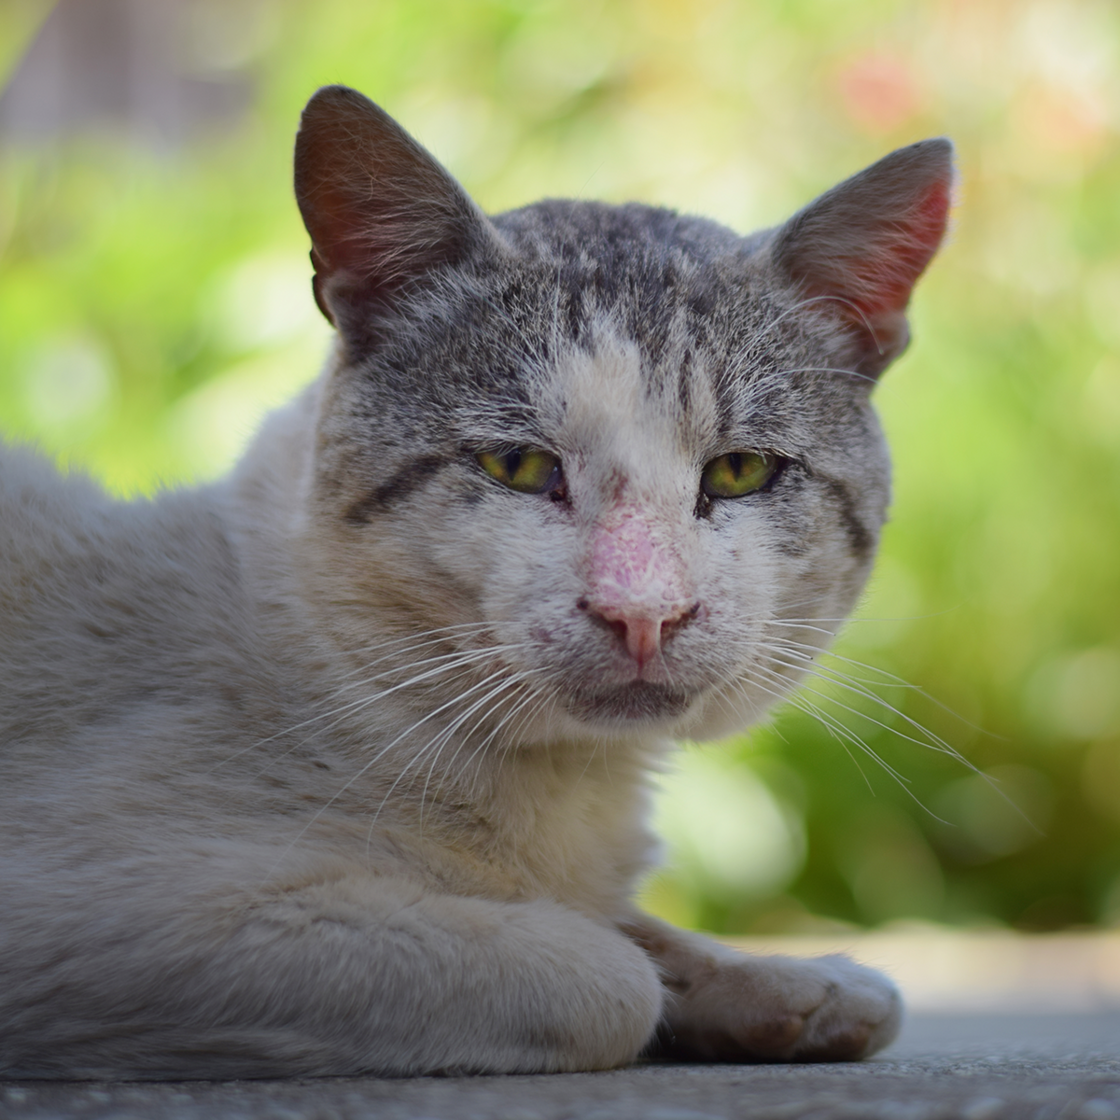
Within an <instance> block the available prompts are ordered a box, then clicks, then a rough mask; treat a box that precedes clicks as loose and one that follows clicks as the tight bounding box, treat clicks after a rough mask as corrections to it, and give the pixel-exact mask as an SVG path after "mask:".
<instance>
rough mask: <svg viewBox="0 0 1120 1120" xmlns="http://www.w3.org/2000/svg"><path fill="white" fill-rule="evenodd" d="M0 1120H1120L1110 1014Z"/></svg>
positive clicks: (62, 1099)
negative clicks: (722, 1059)
mask: <svg viewBox="0 0 1120 1120" xmlns="http://www.w3.org/2000/svg"><path fill="white" fill-rule="evenodd" d="M0 1117H3V1118H4V1120H7V1118H9V1117H11V1118H12V1120H46V1118H48V1117H51V1118H53V1117H59V1118H66V1120H133V1118H136V1120H140V1118H144V1120H147V1118H152V1120H208V1118H210V1117H215V1118H221V1120H227V1118H228V1120H304V1118H306V1120H366V1118H378V1120H381V1118H385V1120H475V1118H478V1120H716V1118H719V1120H810V1118H811V1120H957V1118H959V1120H1019V1118H1023V1120H1120V1012H1117V1011H1109V1012H1091V1011H1087V1012H1081V1013H1077V1014H1068V1013H1067V1014H1061V1013H1048V1014H1038V1013H1035V1014H1015V1015H1010V1014H984V1013H976V1012H973V1013H968V1014H934V1013H929V1012H925V1013H917V1014H915V1015H913V1016H912V1017H911V1019H910V1020H909V1022H908V1023H907V1026H906V1028H905V1030H904V1031H903V1034H902V1037H901V1038H900V1040H899V1041H898V1042H897V1043H896V1044H895V1045H894V1046H893V1047H892V1048H891V1049H889V1050H888V1051H887V1052H886V1053H885V1054H883V1055H882V1056H881V1057H878V1058H875V1059H873V1060H871V1061H868V1062H862V1063H855V1064H845V1065H841V1064H827V1065H816V1066H681V1065H673V1066H669V1065H666V1066H657V1065H647V1066H643V1067H639V1068H634V1069H626V1070H615V1071H613V1072H610V1073H588V1074H562V1075H554V1076H545V1077H472V1078H416V1079H412V1080H382V1079H374V1078H346V1079H329V1080H320V1081H310V1080H308V1081H294V1082H281V1081H257V1082H252V1081H241V1082H179V1083H174V1084H169V1083H157V1084H136V1083H132V1084H120V1083H118V1084H105V1083H98V1084H93V1083H89V1082H85V1083H79V1084H59V1083H49V1082H42V1081H39V1082H28V1081H24V1082H9V1083H7V1084H6V1085H3V1086H0Z"/></svg>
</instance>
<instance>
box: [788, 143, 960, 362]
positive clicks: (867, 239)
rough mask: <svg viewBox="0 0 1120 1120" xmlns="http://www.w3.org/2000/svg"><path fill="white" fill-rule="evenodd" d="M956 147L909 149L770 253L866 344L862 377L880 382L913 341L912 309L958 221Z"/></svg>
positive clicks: (861, 351) (858, 179)
mask: <svg viewBox="0 0 1120 1120" xmlns="http://www.w3.org/2000/svg"><path fill="white" fill-rule="evenodd" d="M952 191H953V146H952V144H951V143H950V142H949V141H948V140H945V139H938V140H923V141H922V142H921V143H919V144H911V145H910V146H909V147H908V148H900V149H898V151H896V152H892V153H891V154H890V155H889V156H886V157H885V158H884V159H881V160H880V161H879V162H878V163H875V164H872V165H871V166H870V167H868V168H867V169H866V170H864V171H861V172H860V173H859V174H858V175H853V176H852V178H850V179H847V180H845V181H844V182H843V183H841V184H840V185H839V186H836V187H833V188H832V190H830V191H827V192H826V193H825V194H823V195H821V196H820V198H818V199H817V200H816V201H815V202H812V203H810V205H809V206H807V207H806V208H805V209H804V210H802V211H801V212H800V213H798V214H795V215H794V216H793V217H792V218H791V219H790V220H789V221H788V222H786V224H785V225H784V226H782V227H781V228H780V229H778V230H777V231H776V233H775V235H774V237H773V239H772V240H771V241H770V243H769V246H768V253H769V256H770V259H771V260H772V262H773V263H774V265H775V266H776V267H777V268H778V269H779V270H780V271H781V272H783V273H785V275H786V276H787V277H788V278H789V279H791V280H793V281H794V282H795V283H796V284H797V286H798V287H799V288H800V289H801V291H802V292H804V294H805V296H806V297H807V298H809V299H814V300H819V301H820V304H821V307H822V309H823V308H824V307H825V306H826V305H827V306H828V307H829V309H830V311H831V313H832V314H835V315H836V316H837V317H838V318H839V319H840V320H841V321H842V322H843V323H844V325H845V327H846V328H847V330H848V332H849V334H850V335H851V337H852V339H853V342H854V343H855V345H856V352H855V355H854V362H853V364H854V366H855V369H856V372H859V373H862V374H864V375H865V376H868V377H878V375H879V374H880V373H882V371H883V370H884V369H886V367H887V366H888V365H889V364H890V363H891V362H892V361H893V360H894V359H895V358H897V357H898V355H899V354H901V353H902V351H903V350H905V349H906V344H907V342H908V341H909V338H910V333H909V329H908V327H907V324H906V314H905V312H906V305H907V304H908V303H909V302H910V293H911V291H912V290H913V287H914V284H915V283H916V282H917V280H918V277H919V276H921V274H922V273H923V272H924V271H925V268H926V265H928V264H929V262H930V260H931V259H932V258H933V255H934V253H935V252H937V247H938V246H939V245H940V244H941V239H942V238H943V237H944V235H945V227H946V223H947V221H948V217H949V206H950V203H951V200H952Z"/></svg>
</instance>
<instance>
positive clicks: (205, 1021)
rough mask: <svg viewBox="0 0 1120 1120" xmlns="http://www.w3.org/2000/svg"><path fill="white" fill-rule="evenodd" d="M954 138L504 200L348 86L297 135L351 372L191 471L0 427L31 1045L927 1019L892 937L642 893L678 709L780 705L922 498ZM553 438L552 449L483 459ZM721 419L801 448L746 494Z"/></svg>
mask: <svg viewBox="0 0 1120 1120" xmlns="http://www.w3.org/2000/svg"><path fill="white" fill-rule="evenodd" d="M950 154H951V153H950V148H949V145H948V144H947V143H946V142H945V141H937V140H935V141H927V142H925V143H923V144H917V145H914V146H913V147H911V148H908V149H903V150H901V151H900V152H896V153H894V154H893V155H891V156H888V157H887V158H886V159H885V160H883V161H881V162H880V163H879V164H876V165H875V166H874V167H872V168H869V169H868V170H867V171H865V172H863V173H861V174H860V175H858V176H856V177H855V178H854V179H851V180H849V181H848V182H847V183H844V184H841V186H839V187H837V188H835V189H834V190H833V191H831V192H829V193H828V194H826V195H825V196H823V197H822V198H821V199H820V200H818V201H817V203H815V204H813V205H812V206H810V207H809V208H807V209H806V210H805V211H803V212H802V213H801V214H799V215H797V216H796V217H794V218H793V219H792V220H791V221H790V222H789V223H787V224H786V225H785V226H783V227H781V228H780V229H778V230H776V231H770V232H765V233H762V234H756V235H754V236H753V237H750V238H740V237H738V236H736V235H735V234H733V233H731V232H730V231H728V230H726V229H723V228H721V227H719V226H717V225H715V224H713V223H711V222H708V221H705V220H702V219H699V218H691V217H682V216H680V215H677V214H675V213H671V212H668V211H665V210H659V209H653V208H650V207H645V206H639V205H630V206H623V207H612V206H605V205H598V204H594V203H579V202H559V201H549V202H542V203H539V204H537V205H534V206H529V207H526V208H524V209H522V210H518V211H514V212H512V213H508V214H503V215H500V216H498V217H496V218H493V219H488V218H486V217H485V216H484V215H483V214H482V213H481V212H480V211H479V210H478V208H477V207H476V206H475V205H474V203H473V202H471V201H470V199H469V198H468V197H467V196H466V194H465V193H464V192H463V190H462V188H461V187H460V186H459V185H458V184H457V183H455V181H454V180H453V179H452V178H451V177H450V176H449V175H448V174H447V173H446V172H445V171H443V169H442V168H440V167H439V165H438V164H437V163H436V162H435V161H434V160H433V159H432V158H431V156H429V155H428V154H427V153H426V152H425V151H424V150H423V149H422V148H421V147H420V146H419V145H418V144H416V142H415V141H413V140H412V139H411V138H410V137H408V136H407V135H406V134H405V133H404V132H403V131H402V130H401V129H400V127H399V126H398V125H396V124H395V123H394V122H393V121H392V120H391V119H390V118H388V117H387V116H386V115H385V114H384V113H383V112H382V111H381V110H380V109H378V108H377V107H376V106H374V105H372V104H371V103H370V102H368V101H366V100H365V99H364V98H363V97H361V95H359V94H357V93H355V92H353V91H352V90H346V89H343V88H341V87H334V88H329V89H326V90H321V91H320V92H319V93H318V94H317V95H316V96H315V98H313V99H312V101H311V103H310V104H309V106H308V108H307V110H306V112H305V114H304V120H303V125H302V128H301V131H300V134H299V138H298V140H297V149H296V192H297V198H298V200H299V203H300V207H301V210H302V212H303V215H304V220H305V222H306V224H307V227H308V230H309V232H310V234H311V237H312V242H313V246H314V250H313V254H312V259H313V262H314V265H315V269H316V278H315V295H316V299H317V300H318V302H319V305H320V307H321V308H322V309H323V311H324V313H325V314H326V315H327V316H328V317H329V318H330V319H331V320H332V322H334V323H335V324H336V326H337V327H338V342H337V346H336V350H335V353H334V356H333V357H332V359H331V361H330V362H329V364H328V367H327V369H326V371H325V372H324V374H323V376H322V377H321V378H320V380H319V381H318V382H316V383H315V384H314V385H313V386H312V387H311V388H309V389H308V390H307V391H306V392H305V393H303V394H302V395H301V396H300V397H299V399H297V400H296V401H295V402H294V403H293V404H291V405H290V406H289V407H287V408H286V409H284V410H282V411H280V412H278V413H277V414H275V415H273V416H272V417H271V418H270V419H269V420H268V422H267V423H266V424H265V426H264V428H263V430H262V431H261V432H260V434H259V435H258V437H257V439H256V441H255V443H254V444H253V445H252V447H251V448H250V449H249V451H248V453H247V454H246V456H245V458H244V460H243V461H242V463H241V464H240V466H239V467H238V468H237V469H236V470H235V471H234V473H233V474H232V476H231V477H230V478H228V479H226V480H225V481H224V482H222V483H220V484H218V485H215V486H211V487H206V488H202V489H199V490H195V491H189V492H173V493H166V494H162V495H160V496H159V497H158V498H157V499H155V500H153V501H150V502H149V501H137V502H131V503H119V502H116V501H113V500H111V499H109V498H108V497H106V496H105V495H104V494H102V493H101V492H100V491H99V490H98V489H97V487H96V486H94V485H93V484H92V483H91V482H89V481H87V480H85V479H83V478H81V477H77V476H70V477H68V478H60V477H58V476H57V474H56V473H55V471H54V470H53V468H52V467H50V466H49V465H47V464H46V463H45V462H43V461H42V460H41V459H40V458H38V457H36V456H35V455H33V454H31V453H29V452H26V451H22V450H18V449H15V450H7V451H3V452H2V453H0V456H2V457H0V524H2V525H3V526H4V529H3V533H2V535H0V842H2V844H3V851H4V856H3V860H2V861H0V897H2V898H3V899H4V903H3V906H2V908H0V1070H2V1071H3V1072H4V1073H5V1074H6V1075H8V1076H47V1077H54V1076H66V1077H105V1076H108V1077H151V1076H161V1077H168V1076H170V1077H176V1076H186V1077H228V1076H284V1075H296V1074H354V1073H359V1072H374V1073H382V1074H417V1073H428V1072H435V1071H452V1070H460V1071H462V1070H466V1071H478V1072H502V1071H511V1072H512V1071H522V1072H531V1071H549V1070H574V1069H598V1068H604V1067H609V1066H614V1065H618V1064H620V1063H625V1062H628V1061H631V1060H633V1059H634V1058H635V1057H637V1056H638V1055H639V1054H640V1053H642V1052H643V1050H644V1049H646V1048H649V1047H654V1048H658V1047H660V1049H661V1050H662V1051H664V1052H667V1053H670V1054H675V1055H677V1056H682V1057H692V1058H698V1059H705V1060H709V1059H719V1060H759V1059H781V1060H789V1059H834V1058H854V1057H860V1056H862V1055H865V1054H867V1053H870V1052H872V1051H874V1050H875V1049H877V1048H879V1047H881V1046H882V1045H884V1044H885V1043H886V1042H888V1041H889V1040H890V1039H891V1037H893V1034H894V1032H895V1030H896V1028H897V1024H898V1020H899V1014H900V1012H899V1002H898V997H897V993H896V992H895V991H894V989H893V987H892V986H891V985H890V983H889V982H888V981H886V980H885V979H884V978H883V977H881V976H879V975H878V974H876V973H873V972H871V971H869V970H867V969H863V968H860V967H858V966H856V965H854V964H852V963H851V962H849V961H846V960H844V959H842V958H824V959H820V960H813V961H793V960H786V959H782V958H771V959H751V958H747V957H743V956H741V955H738V954H734V953H732V952H730V951H729V950H724V949H721V948H719V947H717V946H715V945H714V944H713V943H711V942H709V941H706V940H705V939H703V938H701V937H699V936H697V935H693V934H686V933H682V932H680V931H677V930H672V929H670V928H669V927H666V926H663V925H661V924H660V923H658V922H655V921H654V920H652V919H650V918H648V917H646V916H644V915H642V914H640V913H638V912H637V911H636V910H635V908H634V906H633V904H632V903H631V901H630V898H631V894H632V891H633V889H634V886H635V883H636V881H637V880H638V878H639V877H640V876H641V874H642V873H643V871H644V870H645V869H646V868H647V867H648V865H649V863H650V860H651V853H652V850H653V849H652V839H651V837H650V836H649V835H648V834H647V832H646V829H645V825H644V818H645V813H646V800H647V788H646V775H647V774H648V772H649V771H650V769H651V768H656V767H657V766H659V765H660V764H661V760H662V758H663V756H664V754H665V752H666V751H667V750H668V749H669V746H668V742H669V740H670V739H671V738H672V737H673V736H683V735H687V736H693V737H708V736H715V735H720V734H722V733H724V732H727V731H729V730H732V729H736V728H739V727H742V726H744V725H746V724H749V723H751V722H752V721H754V720H756V719H758V718H759V716H760V715H761V714H762V713H763V712H764V711H765V710H766V709H767V708H768V707H769V706H770V705H771V704H772V703H773V702H774V701H775V700H776V699H778V698H780V697H781V696H782V695H784V694H785V693H786V692H787V691H788V690H789V689H790V688H791V687H792V686H793V685H794V684H795V682H796V680H797V678H798V677H799V676H800V675H801V674H802V673H803V671H804V670H805V669H806V668H807V667H808V665H809V663H810V662H811V660H812V658H813V656H814V655H815V654H816V652H818V651H819V650H820V649H821V648H822V647H823V646H824V645H826V643H827V642H828V640H829V639H830V637H831V636H832V634H833V632H834V631H835V629H836V628H837V626H838V625H839V623H838V620H840V619H842V618H843V617H844V616H845V615H846V614H847V613H848V611H849V610H850V609H851V607H852V605H853V603H854V602H855V600H856V598H857V596H858V594H859V592H860V590H861V588H862V586H863V583H864V581H865V579H866V576H867V573H868V569H869V566H870V564H871V562H872V558H873V554H874V551H875V545H876V541H877V538H878V534H879V529H880V526H881V524H882V521H883V518H884V511H885V509H886V504H887V500H888V466H887V457H886V452H885V450H884V446H883V441H882V439H881V436H880V433H879V428H878V425H877V423H876V420H875V417H874V414H873V412H872V410H871V407H870V404H869V401H868V394H869V390H870V388H871V386H872V384H873V381H874V378H875V377H876V376H877V375H878V374H879V372H880V371H881V370H882V368H884V366H885V365H886V364H887V362H889V360H890V359H891V358H893V357H894V356H895V355H896V354H897V353H898V352H899V351H900V350H901V349H902V347H903V346H904V345H905V342H906V330H905V319H904V315H903V312H904V310H905V306H906V303H907V301H908V299H909V294H910V289H911V287H912V285H913V283H914V281H915V280H916V279H917V277H918V275H919V274H920V273H921V272H922V270H923V269H924V268H925V266H926V264H927V263H928V261H929V259H930V257H931V256H932V254H933V252H934V251H935V250H936V247H937V244H938V242H939V240H940V238H941V235H942V233H943V231H944V227H945V218H946V211H947V207H948V199H949V189H950V182H951V170H950ZM529 455H536V456H538V459H537V460H533V461H534V462H538V461H539V462H543V463H544V464H545V469H548V466H549V464H552V468H551V474H549V475H548V478H547V479H546V480H545V482H544V484H543V485H540V486H538V485H537V484H536V483H534V484H533V485H532V486H530V487H529V488H527V489H526V488H525V487H521V488H518V486H519V485H520V483H519V484H518V486H515V485H512V484H511V483H510V481H509V479H508V478H504V477H497V476H496V475H495V473H494V470H493V469H491V468H490V467H487V465H486V464H487V463H492V462H495V461H499V462H500V463H504V464H505V468H504V469H508V470H509V471H510V472H512V471H513V470H514V468H516V467H517V465H518V464H519V463H521V462H522V461H523V460H524V459H525V456H529ZM542 455H543V456H544V458H543V459H540V458H539V457H540V456H542ZM723 456H739V457H740V458H741V457H742V456H747V457H751V456H753V458H749V461H750V462H751V463H761V464H763V465H764V466H765V467H766V470H767V471H768V472H769V473H767V474H766V477H765V478H764V480H763V481H762V483H761V484H760V485H758V486H756V487H753V488H752V489H750V490H749V491H748V492H744V493H742V494H741V495H739V496H727V495H726V494H722V493H720V492H718V490H719V488H718V486H716V485H715V484H713V483H711V481H710V480H711V478H713V477H714V476H713V475H712V470H713V464H716V465H718V464H719V463H721V462H724V460H723V459H722V458H721V457H723ZM488 457H489V458H488ZM740 458H736V459H734V462H735V463H736V464H737V463H739V462H740ZM728 461H730V460H728ZM743 461H747V460H743ZM760 469H761V468H760ZM760 477H761V476H760ZM538 481H539V480H538Z"/></svg>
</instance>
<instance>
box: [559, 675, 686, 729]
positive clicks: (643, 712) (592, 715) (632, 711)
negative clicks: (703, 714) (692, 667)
mask: <svg viewBox="0 0 1120 1120" xmlns="http://www.w3.org/2000/svg"><path fill="white" fill-rule="evenodd" d="M695 699H696V693H695V692H683V691H681V690H680V689H675V688H670V687H668V686H667V685H663V684H653V683H651V682H649V681H631V682H630V683H629V684H622V685H616V686H615V687H613V688H605V689H595V690H591V689H581V690H580V691H578V692H573V693H571V694H569V696H568V697H567V706H568V710H569V711H570V712H571V714H572V715H573V716H575V717H576V718H577V719H578V720H580V721H582V722H585V723H594V724H598V725H600V726H602V725H603V724H607V725H609V726H612V727H619V726H624V727H633V726H635V725H638V724H648V723H660V724H665V723H672V722H674V721H676V720H679V719H680V718H681V717H682V716H683V715H684V714H685V712H687V711H688V708H689V706H690V705H691V704H692V702H693V700H695Z"/></svg>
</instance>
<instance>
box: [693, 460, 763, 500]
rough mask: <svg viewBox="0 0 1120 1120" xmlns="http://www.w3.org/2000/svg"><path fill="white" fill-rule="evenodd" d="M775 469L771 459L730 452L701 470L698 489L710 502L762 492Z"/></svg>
mask: <svg viewBox="0 0 1120 1120" xmlns="http://www.w3.org/2000/svg"><path fill="white" fill-rule="evenodd" d="M776 469H777V463H776V462H775V461H774V456H773V455H766V454H760V453H759V452H757V451H732V452H729V453H728V454H727V455H720V456H719V458H718V459H713V460H712V461H711V462H710V463H709V464H708V465H707V466H706V467H705V468H704V473H703V475H701V477H700V488H701V489H702V490H703V491H704V493H705V494H707V496H708V497H709V498H741V497H742V496H743V495H744V494H751V493H753V492H754V491H755V490H761V489H762V487H763V486H765V485H766V484H767V483H768V482H769V481H770V479H771V478H772V477H773V475H774V471H775V470H776Z"/></svg>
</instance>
